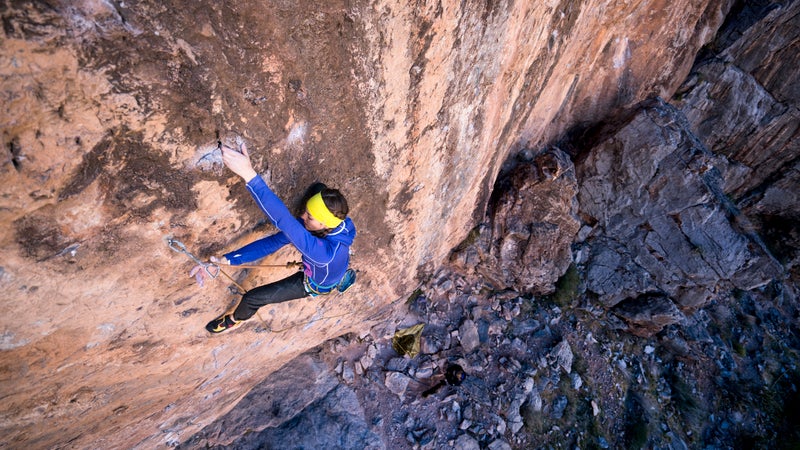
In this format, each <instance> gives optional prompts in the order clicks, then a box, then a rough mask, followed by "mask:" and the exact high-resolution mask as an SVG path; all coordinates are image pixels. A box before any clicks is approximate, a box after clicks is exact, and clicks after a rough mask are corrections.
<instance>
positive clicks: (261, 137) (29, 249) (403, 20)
mask: <svg viewBox="0 0 800 450" xmlns="http://www.w3.org/2000/svg"><path fill="white" fill-rule="evenodd" d="M729 4H730V1H727V0H709V1H700V2H697V1H693V2H688V1H678V2H663V1H636V2H627V3H619V2H607V1H602V0H590V1H583V2H560V3H559V2H550V3H547V2H545V3H541V2H510V1H500V2H454V1H447V2H430V3H425V2H412V3H410V4H409V3H408V2H394V1H390V0H388V1H378V2H371V3H368V2H355V3H351V2H336V1H334V2H322V3H321V2H277V1H275V2H263V1H246V0H240V1H234V2H212V1H196V2H172V1H167V2H163V1H159V2H155V1H145V2H136V3H135V4H129V3H128V2H124V3H123V2H103V1H95V0H82V1H77V2H71V1H57V0H48V1H39V2H17V1H10V0H6V1H4V2H2V4H0V18H1V19H2V24H3V35H2V41H1V42H2V47H1V48H2V50H1V53H0V92H1V93H2V94H0V95H2V113H1V114H0V124H2V147H3V148H4V149H5V150H6V153H5V158H4V161H3V165H2V172H1V173H0V183H1V184H0V185H1V186H2V188H0V189H1V191H0V223H2V224H3V225H5V226H3V227H2V228H0V251H1V252H2V254H3V260H2V268H1V269H0V283H1V284H0V289H2V291H3V292H4V293H5V301H3V303H2V305H3V306H2V308H3V310H2V312H3V317H5V318H7V320H5V321H4V324H3V329H2V351H3V360H4V364H3V367H2V384H1V385H0V397H2V398H3V400H4V408H3V409H2V412H1V413H0V414H1V415H0V424H2V425H1V427H2V430H1V431H2V433H3V437H4V440H5V441H6V442H8V443H9V445H11V446H14V447H20V446H24V447H27V448H50V447H59V446H61V447H75V448H153V447H157V446H162V445H166V444H173V443H177V442H180V441H181V440H183V439H185V438H186V437H187V436H189V435H190V434H191V433H192V432H194V431H196V430H197V429H199V428H200V427H202V426H203V425H205V424H208V423H210V421H211V420H212V419H213V418H215V417H217V416H219V415H221V414H223V413H224V412H225V411H226V410H228V409H229V408H230V407H232V406H233V405H234V404H235V403H236V402H237V401H238V400H239V399H241V398H242V397H243V396H244V395H245V394H246V392H247V391H248V390H249V389H250V388H251V387H252V386H253V385H254V384H255V383H256V382H257V381H259V380H261V379H262V378H263V377H264V376H266V375H267V374H268V373H270V372H272V371H274V370H276V369H277V368H278V367H280V366H281V365H282V364H283V363H285V362H286V361H288V360H289V359H291V358H292V357H293V356H296V355H297V354H299V353H300V352H302V351H303V350H304V349H306V348H308V347H311V346H313V345H316V344H317V343H319V342H321V341H322V340H324V339H326V338H328V337H331V336H336V335H339V334H341V333H344V332H347V331H352V330H356V329H361V328H362V327H364V326H366V324H368V323H370V322H373V321H375V320H379V319H385V318H387V317H389V315H390V314H391V308H389V307H388V306H392V305H394V304H395V303H398V300H399V301H402V300H404V299H405V298H406V297H407V296H408V294H409V293H410V292H411V291H413V289H414V287H415V286H416V284H417V282H418V280H419V279H422V278H425V277H426V276H427V275H430V274H432V273H433V271H434V268H435V266H436V265H437V264H438V262H440V261H441V260H442V259H443V258H444V257H445V256H446V255H447V254H448V252H449V251H450V249H451V248H452V247H454V246H455V244H457V243H458V242H459V241H460V240H461V239H462V238H463V236H464V235H466V232H467V230H469V229H470V228H471V227H472V226H473V225H474V222H475V217H476V215H480V214H481V213H482V211H483V205H484V204H485V203H486V201H487V199H488V196H489V193H490V191H491V188H492V186H493V183H494V179H495V176H496V174H497V173H498V171H499V168H500V165H501V164H502V162H503V161H504V160H505V159H506V156H507V155H508V154H509V153H510V152H512V151H516V150H517V149H519V148H522V147H526V146H527V147H528V148H538V147H539V146H540V145H542V144H544V143H548V142H550V141H552V140H553V139H556V138H559V137H561V136H563V135H564V134H565V133H571V132H572V131H580V130H583V129H584V128H587V127H588V126H590V125H593V124H594V123H596V122H598V121H601V120H603V119H605V118H607V117H608V116H609V115H610V114H611V113H612V112H614V111H616V110H618V109H621V108H625V107H628V106H630V105H633V104H636V103H638V102H639V101H641V100H642V99H643V98H645V97H647V96H649V95H652V94H657V95H661V96H662V97H665V98H666V97H669V96H670V95H671V94H672V93H673V91H674V90H675V89H676V87H677V86H678V85H679V83H680V82H681V81H682V80H683V79H684V77H685V75H686V73H687V72H688V71H689V68H690V65H691V63H692V61H693V60H694V57H695V54H696V52H697V50H698V49H699V48H700V47H701V46H702V45H703V44H704V43H706V42H707V41H708V40H709V39H711V37H712V35H713V34H714V32H715V30H716V29H717V28H718V26H719V25H720V23H721V21H722V19H723V17H724V14H725V12H726V11H727V9H728V7H729ZM217 139H222V140H224V141H227V142H233V141H237V140H244V141H247V142H248V144H249V146H250V148H251V149H252V154H253V155H254V161H255V164H256V166H257V168H258V170H259V171H260V172H262V173H263V174H264V176H265V178H266V179H267V181H268V182H269V183H270V184H271V185H272V186H273V187H274V188H275V190H276V191H277V192H278V194H279V195H280V196H281V197H283V198H284V199H285V200H286V201H287V202H290V203H294V202H295V201H296V200H297V199H299V198H300V196H301V195H302V193H303V192H302V191H303V190H304V189H305V188H306V187H307V186H308V185H310V184H311V183H312V182H314V181H317V180H319V181H323V182H325V183H327V184H330V185H334V186H337V187H341V188H342V189H343V190H344V191H345V193H346V194H347V195H348V196H349V198H350V199H351V202H350V203H351V207H352V210H353V213H352V217H353V218H354V220H355V221H356V224H357V226H358V227H359V232H360V235H359V238H358V239H357V242H356V245H355V246H354V252H355V254H354V264H355V265H356V267H357V268H359V269H360V270H361V271H362V274H361V277H360V280H361V281H360V282H359V284H358V286H357V287H356V288H354V290H353V291H351V292H349V293H348V294H347V295H346V296H343V297H336V298H333V297H331V298H325V299H317V300H301V301H297V302H293V303H291V304H285V305H279V306H275V307H273V308H268V309H265V310H264V311H262V312H261V316H260V318H259V320H256V321H255V322H256V323H254V324H250V325H248V326H245V327H244V328H243V329H242V330H241V331H239V332H238V333H231V334H229V335H225V336H223V337H214V338H209V336H207V334H206V333H205V331H203V329H202V325H203V324H204V323H205V322H206V321H207V320H209V319H210V318H212V317H213V316H214V315H215V314H217V313H218V312H219V311H221V310H222V309H224V308H226V307H228V306H229V305H230V304H231V303H232V302H233V301H235V297H234V296H232V295H230V294H229V293H228V290H227V287H228V286H227V284H228V283H227V280H222V281H220V282H217V283H215V284H214V285H212V286H211V287H210V288H207V289H206V290H199V289H198V288H197V287H195V286H194V285H193V284H192V283H191V282H190V280H189V279H188V278H186V276H185V274H186V271H187V270H188V269H189V267H190V266H191V263H190V261H189V260H188V258H186V257H185V255H181V254H178V253H174V252H172V251H170V250H169V248H168V247H167V246H166V244H165V242H164V239H165V237H167V236H172V237H174V238H177V239H179V240H180V241H182V242H184V243H186V244H188V246H189V248H190V250H192V251H193V252H195V253H196V254H197V255H199V256H200V257H203V258H205V257H207V256H209V255H211V254H215V253H219V252H221V251H224V250H228V249H231V248H233V247H235V246H238V245H240V244H242V243H244V242H247V241H249V240H252V239H254V238H255V237H257V236H260V235H262V234H264V233H266V232H270V231H271V229H270V226H268V225H265V224H264V221H263V217H262V216H261V214H260V213H259V211H258V210H257V208H256V207H255V206H254V205H253V202H252V201H251V200H250V199H249V198H248V197H247V194H246V192H245V190H244V188H243V186H242V185H241V183H238V182H237V181H236V179H235V177H234V176H232V175H231V174H230V172H226V171H225V170H224V169H223V168H222V167H221V165H220V163H219V155H218V154H216V153H215V152H214V148H215V146H216V141H217ZM292 256H293V255H290V254H281V255H278V256H277V257H276V258H273V259H272V260H269V261H265V262H267V263H269V262H282V261H286V260H287V259H288V258H291V257H292ZM283 275H284V274H283V273H280V272H279V271H274V272H258V273H246V272H238V271H237V272H235V273H232V277H234V278H235V279H236V280H237V281H238V282H239V283H242V284H244V285H245V286H247V287H249V286H253V285H256V284H258V283H263V282H265V281H268V280H272V279H275V278H278V277H280V276H283Z"/></svg>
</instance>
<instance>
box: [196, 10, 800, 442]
mask: <svg viewBox="0 0 800 450" xmlns="http://www.w3.org/2000/svg"><path fill="white" fill-rule="evenodd" d="M759 5H760V6H759ZM740 6H741V5H740ZM744 6H745V7H744V8H743V9H741V11H738V12H736V14H735V16H734V17H732V18H730V20H726V25H725V27H724V29H723V33H722V34H721V35H720V36H719V37H718V38H717V39H715V42H714V44H713V45H712V46H711V47H710V48H709V50H707V52H706V55H704V56H703V57H702V58H701V60H700V61H699V63H698V65H697V67H696V68H695V70H694V71H693V74H692V75H691V76H690V78H689V80H688V82H687V83H686V84H684V86H683V88H682V89H681V92H680V94H679V95H678V97H676V98H675V99H673V101H674V102H675V103H676V104H677V105H679V108H676V107H674V106H671V105H669V104H667V103H665V102H664V101H663V100H660V99H653V100H650V101H647V102H644V103H643V104H641V105H637V106H636V107H634V108H632V109H631V110H630V111H628V112H626V113H625V114H622V115H620V116H618V117H615V118H614V119H613V120H609V121H607V122H606V123H605V124H603V127H601V128H600V129H596V130H593V131H592V132H588V133H586V134H584V136H583V138H582V139H579V140H575V141H572V142H564V143H562V144H563V145H560V146H561V147H563V148H568V149H570V151H571V152H572V154H573V155H578V157H577V158H576V166H577V170H576V169H575V168H574V167H573V165H572V163H571V162H570V161H569V159H568V157H567V155H566V154H565V153H564V152H562V151H560V150H558V149H556V148H555V147H552V146H548V147H546V148H545V149H543V150H540V151H533V150H529V149H526V150H524V151H522V152H520V153H519V154H518V155H517V157H516V158H513V159H512V160H511V161H509V164H508V166H509V167H508V168H507V170H503V171H502V172H501V174H500V179H499V181H498V182H497V183H496V185H495V190H494V192H493V195H492V198H491V200H490V202H489V210H488V212H489V214H488V215H487V217H486V219H487V220H486V222H484V223H482V224H480V226H478V227H476V228H474V229H473V230H472V231H471V232H470V233H469V235H468V237H467V239H465V240H464V241H463V242H462V243H461V244H460V245H459V246H458V247H456V249H455V251H454V252H453V253H452V255H451V257H450V262H452V263H455V264H453V265H445V267H443V268H442V270H441V271H440V272H438V273H437V274H436V276H435V277H434V278H432V279H430V280H429V281H427V282H426V283H423V285H422V286H421V287H420V289H419V290H418V291H417V292H416V293H415V295H414V296H413V297H412V298H410V299H409V301H408V305H409V306H408V312H407V315H406V316H405V317H404V318H403V321H404V322H405V323H404V324H402V325H399V326H398V328H400V327H401V326H408V325H411V324H416V323H424V324H425V328H424V331H423V333H422V338H421V341H422V342H421V346H420V347H421V353H420V354H419V355H418V356H416V357H415V358H404V357H401V356H399V355H398V354H397V353H395V352H394V351H393V350H392V345H391V342H390V337H391V331H393V329H390V330H386V328H385V327H386V325H385V324H382V325H381V326H376V327H375V328H373V329H372V330H371V334H365V333H363V332H362V333H360V334H359V335H358V336H355V335H349V336H343V337H340V338H338V339H336V340H333V341H328V342H327V343H326V344H325V345H323V346H322V347H320V348H318V349H317V350H316V351H314V352H313V353H312V352H310V353H309V354H306V355H304V356H303V357H301V358H299V359H298V360H296V361H294V362H293V363H292V364H290V365H287V367H286V368H284V369H282V370H281V371H279V372H276V373H274V374H273V375H271V376H270V377H269V378H267V379H266V380H265V381H264V382H263V383H262V384H261V385H260V386H259V387H258V389H257V390H254V392H253V393H251V394H250V395H248V398H247V399H246V401H243V402H242V403H241V405H240V406H239V407H237V408H235V409H233V410H232V411H231V412H230V413H229V414H227V415H225V416H224V417H223V418H221V419H220V420H219V421H217V422H215V423H214V424H212V425H210V426H208V427H206V428H205V429H204V430H202V431H201V432H199V433H198V434H196V435H195V436H193V437H192V438H191V439H189V440H188V441H186V442H185V443H184V447H185V448H223V447H224V448H239V449H249V448H263V447H273V446H277V447H280V446H283V445H285V444H286V442H292V443H298V445H299V446H301V447H306V448H329V447H336V448H353V449H356V448H358V449H360V448H392V449H395V448H397V449H399V448H408V449H411V448H424V449H432V448H435V449H438V448H448V449H452V448H455V449H461V450H465V449H478V448H488V449H490V450H499V449H510V448H673V449H678V448H794V447H797V445H798V443H800V430H798V429H797V425H796V424H797V423H798V420H800V410H798V408H797V404H798V401H799V400H800V398H799V397H798V391H797V385H798V381H800V370H798V349H800V334H798V328H797V317H798V307H799V306H800V303H798V296H797V295H798V289H797V287H798V286H797V283H796V279H793V278H791V277H789V278H787V277H785V275H786V271H785V270H784V269H789V270H791V269H792V267H793V265H794V264H795V261H796V259H795V260H793V259H792V258H786V256H787V255H789V256H791V255H792V254H793V253H792V252H795V253H794V254H795V255H796V248H797V247H796V246H794V247H792V246H791V245H788V246H786V245H784V246H780V245H778V246H776V245H775V244H776V242H779V243H781V244H786V243H788V244H791V243H792V240H791V237H792V236H791V235H788V236H778V235H777V234H775V233H774V231H773V232H772V233H770V229H771V228H776V225H780V227H779V228H781V229H786V230H790V231H791V230H793V229H795V228H796V221H795V219H793V218H794V217H795V215H796V208H795V207H794V204H795V203H796V194H794V192H797V184H796V179H795V178H793V177H796V174H795V175H793V173H792V169H791V166H792V164H794V162H792V161H791V160H792V158H794V159H796V155H793V154H792V153H791V152H792V150H791V149H792V148H793V147H792V145H793V144H792V142H791V139H790V138H793V134H792V133H794V132H795V131H794V130H795V128H796V120H795V119H793V117H795V116H794V115H795V114H796V110H795V109H792V108H791V107H785V105H783V106H782V105H780V104H779V103H776V102H775V101H774V100H773V98H777V97H778V96H780V94H775V95H774V96H773V95H772V94H770V91H771V90H772V89H777V91H778V92H782V89H784V88H786V87H787V86H796V85H797V80H796V78H797V77H796V75H792V74H793V73H794V72H792V70H794V69H796V67H794V66H793V67H792V68H788V69H787V71H783V72H781V71H780V70H777V69H774V68H773V66H778V67H780V66H783V65H784V61H787V60H789V61H794V60H797V51H798V50H799V49H798V48H797V46H796V45H794V42H795V41H796V39H795V38H793V37H792V36H795V35H796V28H794V27H793V26H791V25H790V23H792V21H793V20H794V21H795V22H796V19H795V18H796V17H798V9H800V3H798V2H795V4H794V5H783V6H781V5H772V7H774V9H772V12H770V8H768V7H766V6H768V5H765V4H761V3H759V2H755V9H756V10H755V11H753V10H750V8H751V7H753V4H751V3H748V4H747V5H744ZM738 9H739V8H737V10H738ZM754 24H755V26H753V25H754ZM775 24H779V25H777V26H776V25H775ZM750 26H753V28H752V29H750V30H749V31H747V28H748V27H750ZM742 27H743V28H742ZM764 29H768V30H769V33H761V32H760V31H759V30H764ZM732 30H738V31H737V32H736V33H734V32H733V31H732ZM734 35H736V36H738V38H740V39H752V40H753V41H752V42H740V41H736V39H733V38H734V37H736V36H734ZM732 42H735V45H734V46H733V47H731V48H735V47H739V48H744V47H746V48H759V47H764V43H765V42H768V43H772V44H770V45H768V46H766V47H768V50H765V51H764V52H760V58H761V59H762V61H763V63H764V65H763V66H759V68H758V71H759V72H762V73H774V75H775V76H777V77H780V78H782V79H784V84H781V85H780V86H772V87H770V86H769V83H766V84H763V85H762V84H761V82H760V81H758V80H757V79H755V78H753V77H751V76H750V75H748V74H747V73H745V72H744V71H741V70H739V69H736V68H735V67H733V66H732V65H731V64H721V63H719V58H718V55H717V54H716V53H714V52H719V51H720V49H723V50H724V49H726V48H728V47H730V46H731V45H732ZM776 42H778V43H784V44H779V45H775V43H776ZM727 51H728V50H724V51H723V54H724V53H725V52H727ZM777 55H780V58H779V59H776V57H777ZM709 58H711V59H709ZM709 61H712V62H709ZM732 73H733V74H734V75H733V76H732V78H731V74H732ZM709 80H714V81H713V82H712V81H709ZM731 80H733V81H731ZM754 99H755V100H754ZM684 112H685V113H686V115H684ZM687 116H688V118H687ZM740 118H741V120H740V121H739V122H737V120H739V119H740ZM761 126H763V128H761ZM740 127H742V128H740ZM785 133H789V134H788V135H786V134H785ZM787 136H788V138H787ZM728 138H730V140H728ZM787 139H788V140H787ZM752 146H756V147H757V150H756V149H754V148H753V147H752ZM734 148H736V149H738V150H736V151H735V152H732V149H734ZM787 152H788V156H787ZM787 158H788V163H787V161H786V160H787ZM781 161H783V162H781ZM787 164H788V165H787ZM786 167H789V170H787V169H786ZM793 180H794V181H793ZM747 185H752V186H755V187H745V188H741V187H742V186H747ZM740 189H744V190H743V191H741V192H740V191H739V190H740ZM766 192H770V194H769V195H767V194H765V193H766ZM766 199H768V202H769V205H770V206H769V207H770V208H771V209H770V210H769V211H770V214H771V215H772V217H771V218H770V220H769V221H767V220H764V219H763V216H764V214H765V213H764V209H763V208H764V205H765V204H766V203H767V200H766ZM753 205H761V206H759V207H753ZM576 216H577V217H578V220H576ZM579 221H580V223H581V224H582V227H581V229H580V231H578V223H579ZM762 236H763V237H764V238H765V239H762ZM776 238H780V239H783V240H782V241H776V240H775V239H776ZM573 244H574V245H573ZM776 250H777V256H779V258H778V259H776V258H774V257H773V256H772V254H773V252H775V251H776ZM572 252H574V255H575V264H573V265H571V266H570V267H569V268H568V269H566V267H567V265H569V263H570V262H571V261H572ZM795 267H796V266H795ZM565 269H566V273H564V270H565ZM562 273H564V275H563V276H561V278H560V279H558V281H557V282H555V283H554V281H555V279H556V278H558V276H559V275H561V274H562ZM554 287H555V289H556V291H555V292H554V293H553V294H552V295H550V294H549V292H551V291H552V290H553V288H554ZM541 294H548V295H541ZM622 330H626V331H629V332H631V333H625V332H621V331H622ZM387 331H389V332H390V333H388V335H387ZM309 361H314V363H313V364H311V363H310V362H309ZM454 362H456V363H458V364H459V365H461V366H462V367H463V368H464V369H465V370H466V372H467V378H466V381H464V382H463V383H462V384H461V385H460V386H446V385H441V386H440V387H439V389H438V390H437V389H434V391H435V393H434V394H431V395H430V396H427V395H425V394H422V391H423V390H425V389H428V388H429V387H430V386H432V385H433V386H436V385H437V382H439V381H440V380H441V379H442V377H443V372H444V371H445V368H446V367H447V366H448V365H449V364H451V363H454ZM298 367H308V369H307V371H308V372H309V376H308V377H307V379H305V380H303V388H302V392H299V393H296V394H293V397H295V398H296V399H297V400H298V401H295V402H292V405H291V406H289V407H288V408H287V407H286V406H285V405H286V403H287V402H286V401H280V400H277V399H276V397H275V396H276V393H282V392H285V391H286V390H287V388H286V382H285V375H284V372H286V373H295V372H297V368H298ZM325 367H327V369H325ZM326 370H327V376H325V375H321V374H324V373H325V371H326ZM334 374H335V375H338V382H339V386H338V387H337V388H335V389H334V388H333V387H331V385H332V384H335V381H334V380H332V379H333V378H334ZM320 380H324V381H320ZM321 386H324V389H320V387H321ZM426 392H427V393H429V392H430V391H426ZM270 405H271V409H270ZM298 405H301V406H302V405H307V406H306V407H305V408H302V410H301V409H300V408H298V407H297V406H298ZM343 410H346V411H347V413H342V411H343ZM261 411H263V412H261ZM286 411H288V413H287V412H286ZM310 423H313V424H314V428H315V429H317V428H319V429H330V430H334V432H333V433H325V434H322V433H315V432H313V431H312V432H304V430H306V429H307V428H308V424H310ZM353 436H357V437H359V439H361V441H359V442H357V443H353V440H352V438H353Z"/></svg>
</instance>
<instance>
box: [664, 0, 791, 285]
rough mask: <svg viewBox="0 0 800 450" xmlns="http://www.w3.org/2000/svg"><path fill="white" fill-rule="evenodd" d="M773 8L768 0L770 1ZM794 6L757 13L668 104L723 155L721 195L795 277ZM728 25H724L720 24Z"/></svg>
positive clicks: (723, 36)
mask: <svg viewBox="0 0 800 450" xmlns="http://www.w3.org/2000/svg"><path fill="white" fill-rule="evenodd" d="M773 6H774V5H773ZM798 9H800V8H798V5H797V3H796V2H794V3H789V4H788V5H786V6H785V7H776V8H774V9H772V10H771V11H770V10H769V9H767V10H766V11H764V12H763V14H765V16H764V18H763V19H762V20H760V21H759V22H758V23H757V24H756V25H754V26H753V27H751V28H749V29H747V30H746V31H744V33H743V34H742V33H739V34H740V35H741V36H740V37H739V39H738V40H735V41H733V42H730V38H728V39H726V37H727V36H729V35H730V34H732V33H731V32H728V33H722V34H721V36H720V38H718V39H717V42H715V45H714V48H717V50H718V52H717V53H715V54H712V55H709V56H708V57H707V58H704V60H703V61H702V63H700V64H698V66H697V67H696V68H695V69H693V71H692V73H691V74H690V76H689V78H688V79H687V81H686V83H684V85H683V86H682V87H681V88H680V90H679V94H678V96H677V99H676V101H675V103H676V104H677V105H678V106H679V107H680V109H681V111H683V112H684V113H685V114H686V117H687V118H688V119H689V122H690V124H691V127H692V128H693V129H694V130H696V133H697V135H698V136H701V137H702V140H703V143H704V144H705V146H706V147H707V148H708V149H710V150H711V151H713V152H715V153H718V154H721V155H724V156H726V157H727V158H728V159H729V161H730V166H729V167H728V168H727V170H726V174H725V185H724V190H725V193H727V194H729V195H731V196H732V197H733V199H734V200H735V202H736V206H737V207H738V208H739V209H741V210H742V212H744V213H745V214H746V215H747V216H748V217H750V218H751V219H752V220H753V221H754V222H755V226H756V227H757V228H758V229H759V231H760V234H761V235H762V236H763V237H764V239H765V241H766V242H767V245H768V246H769V247H770V249H771V250H772V251H773V252H774V253H775V255H776V256H777V257H778V258H779V259H780V261H781V262H782V263H784V265H786V267H787V268H788V269H789V270H790V272H791V273H792V274H793V278H794V279H795V280H798V279H800V278H798V272H797V270H798V258H800V250H799V249H800V230H798V224H800V195H798V189H797V186H798V181H800V162H799V161H798V158H799V157H800V109H799V108H800V85H798V79H800V66H798V64H797V55H798V53H800V24H798V20H797V17H798V16H797V14H798ZM727 28H730V27H726V29H727Z"/></svg>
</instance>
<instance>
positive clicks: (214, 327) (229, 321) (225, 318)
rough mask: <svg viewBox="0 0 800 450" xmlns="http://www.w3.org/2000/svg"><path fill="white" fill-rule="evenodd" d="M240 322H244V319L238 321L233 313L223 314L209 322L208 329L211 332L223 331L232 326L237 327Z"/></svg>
mask: <svg viewBox="0 0 800 450" xmlns="http://www.w3.org/2000/svg"><path fill="white" fill-rule="evenodd" d="M240 323H242V321H239V322H237V321H235V320H233V314H223V315H221V316H219V317H217V318H216V319H214V320H212V321H211V322H208V324H207V325H206V330H208V332H209V333H222V332H223V331H228V330H230V329H231V328H236V327H237V326H239V324H240Z"/></svg>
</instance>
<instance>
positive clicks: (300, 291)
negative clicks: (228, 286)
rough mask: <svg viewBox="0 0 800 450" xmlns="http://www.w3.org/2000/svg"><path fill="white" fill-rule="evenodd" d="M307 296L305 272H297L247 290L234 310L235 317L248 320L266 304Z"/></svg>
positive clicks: (235, 318)
mask: <svg viewBox="0 0 800 450" xmlns="http://www.w3.org/2000/svg"><path fill="white" fill-rule="evenodd" d="M306 296H308V293H306V290H305V287H304V286H303V272H297V273H296V274H294V275H292V276H290V277H288V278H284V279H282V280H280V281H276V282H274V283H270V284H265V285H264V286H259V287H257V288H253V289H251V290H249V291H247V293H245V294H244V295H243V296H242V301H241V302H239V306H237V307H236V310H235V311H234V312H233V319H234V320H247V319H249V318H251V317H253V314H255V313H256V311H258V308H261V307H262V306H264V305H271V304H273V303H282V302H285V301H289V300H294V299H297V298H303V297H306Z"/></svg>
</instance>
